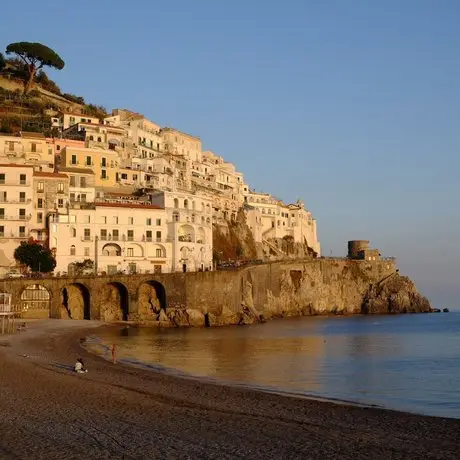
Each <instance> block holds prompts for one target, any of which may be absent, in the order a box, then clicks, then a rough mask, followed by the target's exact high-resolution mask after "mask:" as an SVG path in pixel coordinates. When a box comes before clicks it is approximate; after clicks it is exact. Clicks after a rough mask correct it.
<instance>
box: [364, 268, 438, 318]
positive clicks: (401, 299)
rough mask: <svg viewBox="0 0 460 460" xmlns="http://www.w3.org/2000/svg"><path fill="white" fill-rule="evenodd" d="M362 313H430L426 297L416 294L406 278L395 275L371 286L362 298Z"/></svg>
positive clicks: (413, 286) (412, 285)
mask: <svg viewBox="0 0 460 460" xmlns="http://www.w3.org/2000/svg"><path fill="white" fill-rule="evenodd" d="M361 311H362V313H367V314H375V313H419V312H430V311H431V305H430V302H429V301H428V299H427V298H426V297H423V296H422V295H420V294H419V293H418V292H417V288H416V287H415V284H414V283H413V282H412V281H411V280H410V279H409V278H407V277H406V276H399V275H398V274H395V275H394V276H391V277H390V278H389V279H388V280H385V281H383V282H381V283H378V284H375V285H373V286H371V287H370V288H369V290H368V292H367V293H366V295H365V296H364V299H363V303H362V306H361Z"/></svg>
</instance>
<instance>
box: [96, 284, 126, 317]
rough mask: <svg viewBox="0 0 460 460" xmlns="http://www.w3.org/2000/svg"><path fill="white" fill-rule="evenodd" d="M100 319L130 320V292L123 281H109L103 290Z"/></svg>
mask: <svg viewBox="0 0 460 460" xmlns="http://www.w3.org/2000/svg"><path fill="white" fill-rule="evenodd" d="M101 299H102V301H101V308H100V319H101V320H102V321H107V322H110V321H128V319H129V294H128V289H127V288H126V286H125V285H124V284H122V283H119V282H117V281H114V282H112V283H107V284H106V285H105V286H104V288H103V289H102V292H101Z"/></svg>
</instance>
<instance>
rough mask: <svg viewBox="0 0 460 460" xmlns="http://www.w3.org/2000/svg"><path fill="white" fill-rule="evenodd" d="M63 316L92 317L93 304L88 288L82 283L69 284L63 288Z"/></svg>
mask: <svg viewBox="0 0 460 460" xmlns="http://www.w3.org/2000/svg"><path fill="white" fill-rule="evenodd" d="M62 307H63V311H62V314H61V316H66V315H67V316H68V317H69V318H70V319H91V305H90V295H89V290H88V288H87V287H86V286H85V285H84V284H81V283H73V284H69V285H68V286H67V287H65V288H64V289H63V290H62Z"/></svg>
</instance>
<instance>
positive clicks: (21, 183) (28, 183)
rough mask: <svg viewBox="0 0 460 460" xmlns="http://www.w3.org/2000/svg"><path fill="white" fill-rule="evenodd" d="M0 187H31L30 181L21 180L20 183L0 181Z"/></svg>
mask: <svg viewBox="0 0 460 460" xmlns="http://www.w3.org/2000/svg"><path fill="white" fill-rule="evenodd" d="M0 185H8V186H10V187H17V186H18V185H19V186H21V187H23V186H29V185H30V181H28V180H19V181H16V182H14V181H5V180H0Z"/></svg>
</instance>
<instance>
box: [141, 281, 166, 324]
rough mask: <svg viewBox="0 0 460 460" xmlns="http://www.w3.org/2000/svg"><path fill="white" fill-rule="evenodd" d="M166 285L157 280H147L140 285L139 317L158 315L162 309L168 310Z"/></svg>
mask: <svg viewBox="0 0 460 460" xmlns="http://www.w3.org/2000/svg"><path fill="white" fill-rule="evenodd" d="M166 306H167V303H166V290H165V287H164V286H163V285H162V284H161V283H160V282H159V281H155V280H150V281H146V282H145V283H142V284H141V285H140V286H139V292H138V309H139V317H140V318H147V317H149V316H150V317H151V316H157V315H158V314H159V313H160V312H161V310H166Z"/></svg>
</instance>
